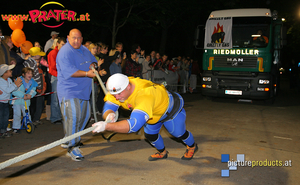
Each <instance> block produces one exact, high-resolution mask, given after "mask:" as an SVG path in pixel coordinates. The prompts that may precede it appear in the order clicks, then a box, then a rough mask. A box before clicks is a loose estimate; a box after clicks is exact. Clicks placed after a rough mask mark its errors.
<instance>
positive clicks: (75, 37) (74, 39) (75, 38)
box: [68, 28, 83, 49]
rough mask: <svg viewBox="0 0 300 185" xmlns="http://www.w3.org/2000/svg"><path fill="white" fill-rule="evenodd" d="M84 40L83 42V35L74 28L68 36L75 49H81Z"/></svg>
mask: <svg viewBox="0 0 300 185" xmlns="http://www.w3.org/2000/svg"><path fill="white" fill-rule="evenodd" d="M82 40H83V37H82V34H81V32H80V31H79V30H78V29H76V28H74V29H72V30H70V32H69V35H68V41H69V43H70V45H71V46H72V47H73V48H74V49H79V48H80V46H81V44H82Z"/></svg>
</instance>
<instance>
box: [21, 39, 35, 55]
mask: <svg viewBox="0 0 300 185" xmlns="http://www.w3.org/2000/svg"><path fill="white" fill-rule="evenodd" d="M32 47H33V45H32V43H31V42H30V41H28V40H27V41H25V42H24V43H22V44H21V50H22V52H23V53H25V54H28V53H29V50H30V48H32Z"/></svg>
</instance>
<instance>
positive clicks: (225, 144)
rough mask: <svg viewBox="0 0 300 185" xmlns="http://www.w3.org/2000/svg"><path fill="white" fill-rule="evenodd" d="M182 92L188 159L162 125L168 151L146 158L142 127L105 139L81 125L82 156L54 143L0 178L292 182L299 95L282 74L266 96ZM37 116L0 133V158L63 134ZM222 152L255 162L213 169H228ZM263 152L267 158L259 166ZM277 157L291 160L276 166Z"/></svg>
mask: <svg viewBox="0 0 300 185" xmlns="http://www.w3.org/2000/svg"><path fill="white" fill-rule="evenodd" d="M183 97H184V99H185V107H184V108H185V109H186V112H187V121H186V122H187V129H188V130H190V131H191V132H192V133H193V135H194V137H195V140H196V142H197V143H198V146H199V151H198V152H197V153H196V154H195V157H194V159H193V160H191V161H182V160H181V159H180V158H181V156H182V155H183V153H184V152H185V149H186V148H185V146H184V145H183V144H182V143H181V142H179V141H177V140H176V139H174V138H172V137H171V136H170V135H169V134H168V133H167V132H166V131H165V130H164V129H163V130H162V131H161V135H162V136H163V138H164V141H165V145H166V148H167V150H168V151H169V157H168V158H167V159H165V160H160V161H154V162H149V161H148V160H147V159H148V157H149V155H151V154H153V153H155V152H156V150H155V149H154V148H153V147H151V145H150V144H149V143H148V142H146V141H145V139H144V136H143V130H142V131H141V133H140V134H135V133H133V134H116V135H115V136H114V137H112V139H111V140H110V142H108V141H106V140H104V139H103V138H102V136H101V135H100V134H97V135H92V133H88V134H86V135H84V136H82V142H83V144H84V146H83V147H82V148H81V149H82V151H83V154H84V156H85V160H84V161H81V162H75V161H72V160H71V159H70V158H69V157H67V156H66V155H65V154H66V150H65V149H62V148H61V147H60V146H57V147H55V148H53V149H50V150H47V151H45V152H43V153H41V154H38V155H36V156H34V157H31V158H29V159H26V160H24V161H21V162H19V163H16V164H13V165H11V166H9V167H7V168H5V169H3V170H0V184H23V185H26V184H46V185H47V184H51V185H52V184H73V185H76V184H122V185H123V184H124V185H127V184H151V185H152V184H166V185H167V184H172V185H174V184H175V185H177V184H178V185H182V184H189V185H191V184H225V185H227V184H230V185H231V184H232V185H236V184H243V185H248V184H264V185H265V184H272V185H275V184H280V185H285V184H288V185H292V184H299V179H300V178H299V171H300V166H299V162H300V161H299V153H300V147H299V141H300V137H299V131H300V121H299V118H300V116H299V112H300V98H299V92H296V91H295V90H294V89H289V81H288V79H287V78H283V79H282V85H281V91H280V93H279V96H278V97H277V99H276V101H275V102H274V104H270V103H265V102H263V101H253V102H252V103H243V102H237V100H236V99H213V100H211V99H206V98H205V97H203V96H201V94H200V93H194V94H184V95H183ZM123 119H124V118H123ZM43 121H44V124H43V125H39V126H38V127H37V128H36V130H35V131H34V133H33V134H27V133H26V132H24V131H23V132H22V133H21V134H18V135H14V136H12V137H10V138H6V139H2V140H0V162H4V161H6V160H8V159H11V158H13V157H16V156H18V155H21V154H24V153H26V152H29V151H31V150H33V149H36V148H38V147H41V146H44V145H47V144H49V143H51V142H54V141H56V140H58V139H61V138H63V135H64V133H63V128H62V125H52V124H51V123H50V122H49V121H47V120H45V118H44V119H43ZM88 126H91V123H90V124H89V125H88ZM109 134H110V133H105V135H106V136H108V135H109ZM222 154H229V156H230V160H231V161H235V160H237V154H244V158H245V160H246V161H251V162H253V163H252V164H251V165H253V164H254V165H255V164H257V166H255V167H248V166H244V167H241V166H238V167H237V170H230V171H229V177H221V170H227V169H228V166H227V163H222V162H221V160H222V159H223V158H221V155H222ZM240 156H241V155H239V157H240ZM266 160H267V162H269V163H266V164H270V165H271V166H265V167H263V166H259V163H261V165H264V162H265V161H266ZM276 160H277V163H276ZM280 161H283V164H285V161H288V163H287V164H289V165H291V166H287V167H282V166H281V167H280V166H279V165H280Z"/></svg>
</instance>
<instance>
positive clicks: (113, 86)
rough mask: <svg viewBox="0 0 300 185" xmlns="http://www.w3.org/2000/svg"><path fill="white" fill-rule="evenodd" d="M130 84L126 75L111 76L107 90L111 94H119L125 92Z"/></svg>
mask: <svg viewBox="0 0 300 185" xmlns="http://www.w3.org/2000/svg"><path fill="white" fill-rule="evenodd" d="M128 84H129V79H128V77H127V76H126V75H123V74H121V73H116V74H114V75H112V76H110V77H109V78H108V80H107V83H106V89H107V90H108V92H109V93H110V94H119V93H120V92H122V91H124V89H126V87H127V86H128Z"/></svg>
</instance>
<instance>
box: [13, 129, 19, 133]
mask: <svg viewBox="0 0 300 185" xmlns="http://www.w3.org/2000/svg"><path fill="white" fill-rule="evenodd" d="M20 132H21V131H20V129H14V131H13V133H14V134H19V133H20Z"/></svg>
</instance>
